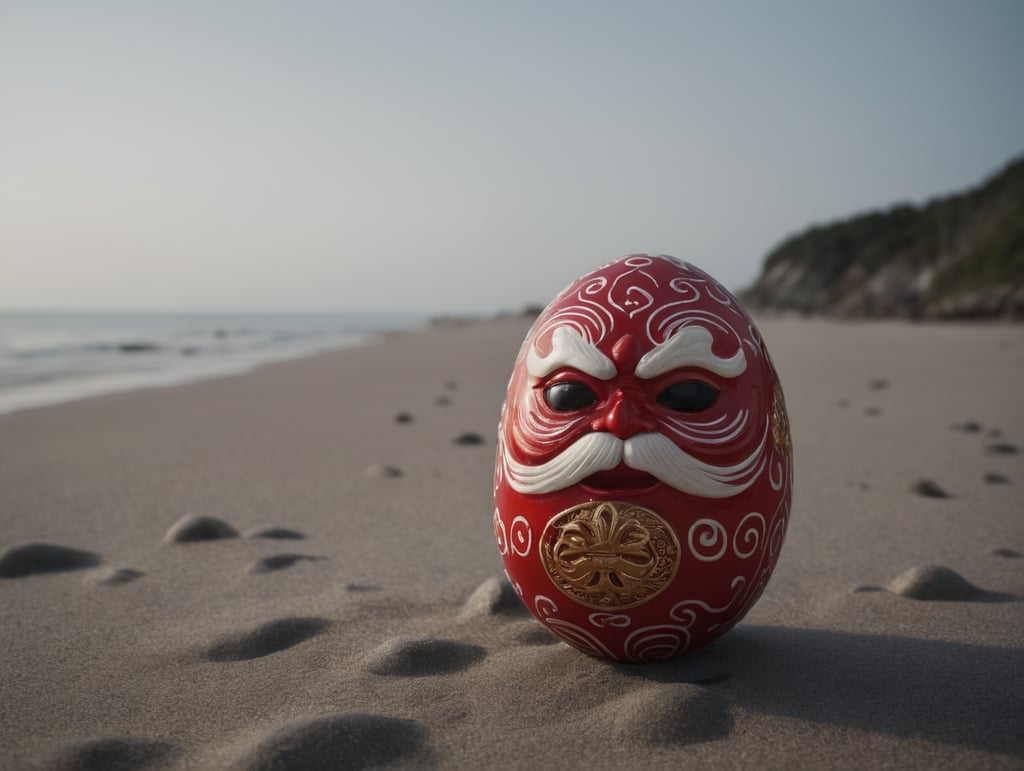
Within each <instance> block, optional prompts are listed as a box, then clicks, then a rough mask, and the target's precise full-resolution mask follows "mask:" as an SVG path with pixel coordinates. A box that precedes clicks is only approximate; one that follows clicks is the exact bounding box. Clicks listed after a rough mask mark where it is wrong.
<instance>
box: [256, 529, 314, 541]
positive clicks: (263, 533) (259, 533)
mask: <svg viewBox="0 0 1024 771" xmlns="http://www.w3.org/2000/svg"><path fill="white" fill-rule="evenodd" d="M243 535H244V536H245V537H246V538H271V539H275V540H279V541H301V540H302V539H303V538H305V537H306V536H305V534H304V533H300V532H299V531H298V530H289V529H288V528H286V527H254V528H251V529H249V530H246V531H245V533H243Z"/></svg>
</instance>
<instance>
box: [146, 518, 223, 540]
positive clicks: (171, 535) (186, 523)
mask: <svg viewBox="0 0 1024 771" xmlns="http://www.w3.org/2000/svg"><path fill="white" fill-rule="evenodd" d="M237 537H238V531H237V530H235V528H233V527H231V525H229V524H228V523H227V522H225V521H224V520H222V519H217V518H216V517H197V516H194V515H185V516H184V517H182V518H181V519H179V520H178V521H177V522H175V523H174V524H173V525H171V529H170V530H168V531H167V535H165V536H164V543H195V542H197V541H219V540H222V539H224V538H237Z"/></svg>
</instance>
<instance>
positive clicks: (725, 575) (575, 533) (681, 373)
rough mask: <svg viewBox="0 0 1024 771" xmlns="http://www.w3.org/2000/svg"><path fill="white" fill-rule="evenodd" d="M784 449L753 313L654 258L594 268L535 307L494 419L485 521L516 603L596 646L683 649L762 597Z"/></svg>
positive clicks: (656, 655) (778, 534) (787, 483)
mask: <svg viewBox="0 0 1024 771" xmlns="http://www.w3.org/2000/svg"><path fill="white" fill-rule="evenodd" d="M791 480H792V452H791V449H790V439H789V424H788V421H787V418H786V406H785V403H784V401H783V397H782V389H781V388H780V386H779V381H778V377H777V376H776V374H775V369H774V367H773V366H772V362H771V359H769V357H768V352H767V350H765V346H764V342H763V341H762V339H761V337H760V335H759V334H758V331H757V329H756V328H755V326H754V323H753V321H751V319H750V317H749V316H748V315H747V312H746V311H745V310H744V309H743V307H742V306H741V305H740V304H739V302H738V301H737V300H736V298H735V297H733V296H732V295H731V294H729V292H728V291H726V290H725V289H724V288H723V287H722V286H721V285H720V284H719V283H718V282H717V281H715V280H714V279H713V278H711V276H709V275H708V274H706V273H704V272H702V271H701V270H698V269H697V268H695V267H693V266H692V265H689V264H687V263H685V262H682V261H680V260H676V259H674V258H672V257H666V256H658V257H653V256H647V255H631V256H629V257H623V258H621V259H619V260H616V261H614V262H611V263H609V264H608V265H605V266H603V267H601V268H598V269H597V270H595V271H594V272H593V273H590V274H588V275H586V276H584V277H583V278H581V279H579V280H578V281H577V282H576V283H574V284H572V285H571V286H570V287H569V288H568V289H566V290H565V291H564V292H562V293H561V294H560V295H559V296H558V297H556V298H555V299H554V301H553V302H552V303H551V305H549V306H548V307H547V308H546V309H545V310H544V312H543V313H542V314H541V315H540V317H539V318H538V319H537V321H536V323H535V324H534V326H533V328H532V329H531V330H530V333H529V334H528V335H527V337H526V340H525V342H524V343H523V347H522V349H521V351H520V353H519V357H518V359H517V360H516V364H515V369H514V371H513V372H512V379H511V381H510V382H509V387H508V394H507V397H506V400H505V404H504V406H503V407H502V413H501V424H500V426H499V430H498V457H497V463H496V469H495V485H494V489H495V511H494V533H495V537H496V538H497V541H498V548H499V550H500V551H501V556H502V560H503V561H504V565H505V570H506V572H507V574H508V577H509V580H510V581H511V582H512V586H513V587H514V588H515V590H516V592H517V593H518V594H519V596H520V597H521V598H522V600H523V602H524V603H525V604H526V606H527V607H528V608H529V609H530V612H531V613H533V615H534V616H535V617H536V618H537V620H538V621H540V622H541V623H542V624H544V625H545V626H546V627H547V628H548V629H550V630H551V631H552V632H554V633H555V634H556V635H558V636H559V637H561V638H562V639H563V640H565V641H566V642H567V643H569V644H570V645H573V646H575V647H576V648H579V649H580V650H582V651H584V652H585V653H589V654H592V655H594V656H603V657H606V658H609V659H614V660H617V661H631V662H644V661H656V660H661V659H667V658H672V657H674V656H680V655H682V654H684V653H687V652H689V651H693V650H696V649H697V648H700V647H701V646H703V645H705V644H707V643H709V642H710V641H712V640H714V639H715V638H716V637H718V636H720V635H722V634H724V633H725V632H726V631H728V630H729V629H730V628H732V626H733V625H734V624H736V622H737V621H739V620H740V619H741V618H742V617H743V616H744V614H745V613H746V612H747V611H748V610H749V609H750V607H751V606H752V605H753V604H754V602H755V601H756V600H757V598H758V597H759V596H760V594H761V592H762V590H763V589H764V587H765V584H766V583H767V582H768V578H769V577H770V576H771V573H772V570H773V568H774V567H775V563H776V561H777V560H778V558H779V550H780V548H781V546H782V540H783V537H784V536H785V533H786V524H787V521H788V519H789V503H790V492H791Z"/></svg>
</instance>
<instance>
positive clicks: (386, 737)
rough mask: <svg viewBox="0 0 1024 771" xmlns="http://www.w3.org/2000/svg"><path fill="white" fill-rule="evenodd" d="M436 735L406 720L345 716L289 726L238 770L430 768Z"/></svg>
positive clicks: (248, 756)
mask: <svg viewBox="0 0 1024 771" xmlns="http://www.w3.org/2000/svg"><path fill="white" fill-rule="evenodd" d="M429 735H430V732H429V730H428V729H427V727H426V726H425V725H423V724H422V723H420V722H418V721H416V720H409V719H406V718H398V717H389V716H385V715H370V714H364V713H358V712H347V713H346V712H342V713H334V714H330V715H320V716H319V717H313V718H307V719H305V720H299V721H296V722H294V723H288V724H286V725H284V726H281V727H280V728H278V729H276V730H274V731H273V732H271V733H270V734H268V735H267V736H265V737H263V738H262V739H260V740H259V741H258V742H257V743H256V744H255V745H254V746H253V747H251V748H249V749H248V750H247V751H245V752H244V753H243V754H242V756H241V757H240V758H239V759H238V760H237V761H236V763H235V764H234V765H233V766H232V768H234V769H238V771H297V769H316V768H325V769H326V768H329V769H333V770H334V771H349V770H351V769H364V768H381V767H385V766H386V767H388V768H394V767H398V766H403V765H405V766H410V767H416V766H420V767H422V766H423V765H426V764H427V763H428V761H429V756H430V750H429V747H428V744H427V740H428V738H429Z"/></svg>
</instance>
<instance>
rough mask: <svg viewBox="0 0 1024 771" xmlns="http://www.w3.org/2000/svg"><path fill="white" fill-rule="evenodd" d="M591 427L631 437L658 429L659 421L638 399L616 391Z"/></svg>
mask: <svg viewBox="0 0 1024 771" xmlns="http://www.w3.org/2000/svg"><path fill="white" fill-rule="evenodd" d="M590 427H591V428H592V429H594V430H595V431H607V432H608V433H609V434H614V435H615V436H617V437H618V438H619V439H629V437H631V436H636V435H637V434H643V433H647V432H649V431H656V430H657V429H658V422H657V421H656V420H655V419H654V416H653V415H651V414H650V413H648V412H647V410H646V409H644V407H643V406H642V405H641V404H639V403H638V402H637V400H636V399H631V398H627V397H626V396H625V394H623V393H622V391H616V392H615V393H614V394H613V395H612V397H611V399H609V400H608V404H607V405H606V406H605V407H604V409H603V410H602V411H601V414H599V415H598V416H597V417H596V418H595V419H594V420H593V422H591V424H590Z"/></svg>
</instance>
